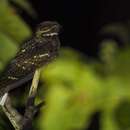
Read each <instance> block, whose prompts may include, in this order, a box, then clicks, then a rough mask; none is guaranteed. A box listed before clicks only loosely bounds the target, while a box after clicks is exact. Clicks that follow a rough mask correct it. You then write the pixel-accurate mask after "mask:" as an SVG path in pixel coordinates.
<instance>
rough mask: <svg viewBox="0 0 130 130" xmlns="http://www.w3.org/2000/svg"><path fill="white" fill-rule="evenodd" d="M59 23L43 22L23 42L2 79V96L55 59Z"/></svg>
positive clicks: (0, 87)
mask: <svg viewBox="0 0 130 130" xmlns="http://www.w3.org/2000/svg"><path fill="white" fill-rule="evenodd" d="M58 32H59V24H58V23H56V22H44V23H42V24H41V25H40V26H39V27H38V29H37V31H36V33H35V35H34V37H33V38H32V39H31V40H29V41H27V42H25V43H24V44H22V46H21V48H20V50H19V52H18V53H17V54H16V56H15V58H14V59H13V60H12V61H11V62H10V64H9V65H8V67H7V69H6V71H5V72H4V73H3V75H2V76H1V79H0V97H1V96H2V95H3V94H4V93H5V92H8V91H10V90H12V89H14V88H16V87H19V86H21V85H22V84H23V83H25V82H27V81H28V80H30V79H32V77H33V74H34V72H35V70H36V69H37V68H40V67H42V66H44V65H45V64H47V63H48V62H50V61H51V60H52V59H54V58H55V57H56V56H57V54H58V50H59V46H60V41H59V38H58V36H57V35H52V34H57V33H58Z"/></svg>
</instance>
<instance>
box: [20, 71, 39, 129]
mask: <svg viewBox="0 0 130 130" xmlns="http://www.w3.org/2000/svg"><path fill="white" fill-rule="evenodd" d="M39 78H40V69H37V70H36V71H35V74H34V77H33V81H32V85H31V88H30V91H29V96H28V100H27V104H26V109H25V114H24V117H23V121H22V124H23V126H22V130H29V129H31V127H32V120H33V116H34V114H35V111H36V110H35V109H36V106H35V103H34V102H35V97H36V93H37V87H38V83H39Z"/></svg>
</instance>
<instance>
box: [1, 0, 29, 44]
mask: <svg viewBox="0 0 130 130" xmlns="http://www.w3.org/2000/svg"><path fill="white" fill-rule="evenodd" d="M0 18H1V19H0V31H1V32H4V33H5V34H6V35H8V36H9V37H11V38H12V39H13V40H14V41H16V42H17V43H22V42H23V41H24V40H25V39H26V38H27V37H30V35H31V31H30V29H29V27H28V26H27V25H26V23H25V22H24V21H23V20H22V19H21V18H20V17H19V16H18V15H17V13H16V11H15V10H14V8H12V7H10V6H9V4H8V3H7V2H3V1H1V3H0Z"/></svg>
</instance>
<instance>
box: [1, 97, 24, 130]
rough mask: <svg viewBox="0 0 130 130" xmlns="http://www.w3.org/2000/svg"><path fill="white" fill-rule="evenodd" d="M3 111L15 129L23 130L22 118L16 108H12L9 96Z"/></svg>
mask: <svg viewBox="0 0 130 130" xmlns="http://www.w3.org/2000/svg"><path fill="white" fill-rule="evenodd" d="M2 109H3V111H4V113H5V114H6V116H7V117H8V119H9V120H10V122H11V124H12V125H13V127H14V128H15V130H21V120H22V116H21V115H20V114H19V113H18V112H17V110H16V109H15V108H13V107H12V104H11V100H10V97H9V96H8V97H7V99H6V102H5V104H4V106H2Z"/></svg>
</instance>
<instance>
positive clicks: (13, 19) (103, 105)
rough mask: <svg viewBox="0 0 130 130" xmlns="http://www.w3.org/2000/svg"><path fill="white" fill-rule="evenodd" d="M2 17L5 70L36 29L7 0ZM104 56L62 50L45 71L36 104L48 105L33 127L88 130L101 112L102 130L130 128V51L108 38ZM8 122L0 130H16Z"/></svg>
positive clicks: (0, 64) (1, 49) (1, 6)
mask: <svg viewBox="0 0 130 130" xmlns="http://www.w3.org/2000/svg"><path fill="white" fill-rule="evenodd" d="M13 1H16V0H13ZM19 2H20V1H19ZM22 2H24V1H22ZM21 5H26V4H25V3H24V4H22V3H21ZM27 5H28V4H27ZM26 7H27V8H28V6H26ZM26 7H25V8H26ZM29 7H30V6H29ZM29 10H30V9H29ZM0 17H1V18H2V19H0V54H1V55H0V71H2V70H3V69H4V67H5V66H6V64H7V63H8V61H9V60H10V59H11V58H12V57H14V56H15V54H16V52H17V50H18V48H19V44H20V43H22V42H23V41H24V40H25V39H26V38H27V37H29V36H31V31H30V29H29V27H28V26H27V24H26V23H25V22H24V21H23V20H22V18H21V17H20V16H19V15H18V14H17V12H16V10H15V9H14V8H13V7H12V6H11V5H10V4H9V3H8V1H7V0H6V1H5V0H1V4H0ZM108 30H109V29H108ZM109 31H110V30H109ZM119 31H120V29H119ZM119 31H118V32H119ZM128 32H129V31H128ZM121 36H122V34H121V33H120V37H121ZM123 36H124V33H123ZM125 36H126V35H125ZM127 42H128V41H127ZM127 45H128V44H127ZM99 57H100V60H96V59H91V58H86V56H84V55H83V54H81V53H80V52H78V51H76V50H73V49H70V48H62V49H61V50H60V54H59V57H58V58H56V60H55V61H54V62H52V63H51V64H49V65H47V66H46V67H44V68H43V69H42V72H41V79H40V80H41V84H40V85H39V93H38V98H37V100H38V101H39V100H43V98H44V100H45V106H43V107H42V109H41V111H40V112H39V113H38V114H37V117H36V118H35V121H34V128H36V129H37V130H42V129H44V130H83V129H87V128H88V127H89V125H90V123H91V121H92V116H93V115H94V114H95V113H97V112H99V113H100V118H99V120H100V121H99V122H100V130H122V129H125V130H130V124H129V122H130V111H129V109H130V93H129V91H130V81H129V77H130V69H129V66H130V60H129V57H130V47H129V46H126V47H125V48H123V49H121V48H119V47H118V46H117V44H116V42H115V41H114V40H106V39H105V40H103V41H102V46H101V49H100V56H99ZM21 99H22V98H20V100H21ZM24 99H25V97H24ZM19 102H20V101H19ZM17 107H18V106H17ZM4 120H5V119H4V116H3V114H2V116H1V117H0V130H2V129H6V128H7V129H11V127H10V126H9V124H8V123H6V121H4ZM1 124H2V125H1ZM3 124H4V125H3ZM97 129H98V128H97Z"/></svg>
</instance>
